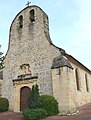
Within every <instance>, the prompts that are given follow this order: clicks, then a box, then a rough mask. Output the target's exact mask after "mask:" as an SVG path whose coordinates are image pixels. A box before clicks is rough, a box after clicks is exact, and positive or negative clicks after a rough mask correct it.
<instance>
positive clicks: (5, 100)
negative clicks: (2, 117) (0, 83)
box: [0, 98, 9, 112]
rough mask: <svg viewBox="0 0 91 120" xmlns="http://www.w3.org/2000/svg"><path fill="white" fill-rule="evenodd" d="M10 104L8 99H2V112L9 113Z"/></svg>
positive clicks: (0, 108) (0, 104) (0, 106)
mask: <svg viewBox="0 0 91 120" xmlns="http://www.w3.org/2000/svg"><path fill="white" fill-rule="evenodd" d="M8 107H9V102H8V100H7V99H6V98H0V112H3V111H7V110H8Z"/></svg>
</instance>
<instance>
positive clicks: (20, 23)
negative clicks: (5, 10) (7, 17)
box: [19, 15, 23, 28]
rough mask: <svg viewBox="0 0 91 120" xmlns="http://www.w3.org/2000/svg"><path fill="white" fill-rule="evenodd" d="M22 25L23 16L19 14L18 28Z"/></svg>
mask: <svg viewBox="0 0 91 120" xmlns="http://www.w3.org/2000/svg"><path fill="white" fill-rule="evenodd" d="M22 27H23V16H22V15H21V16H19V28H22Z"/></svg>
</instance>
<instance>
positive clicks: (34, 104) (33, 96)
mask: <svg viewBox="0 0 91 120" xmlns="http://www.w3.org/2000/svg"><path fill="white" fill-rule="evenodd" d="M39 105H40V99H39V88H38V85H37V84H35V85H33V86H32V90H31V92H30V97H29V108H30V109H31V108H38V107H39Z"/></svg>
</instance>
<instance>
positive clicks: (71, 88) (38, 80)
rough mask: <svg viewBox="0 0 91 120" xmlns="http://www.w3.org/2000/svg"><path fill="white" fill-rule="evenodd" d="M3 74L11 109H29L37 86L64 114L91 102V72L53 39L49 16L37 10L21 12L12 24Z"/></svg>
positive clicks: (0, 86)
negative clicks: (33, 91)
mask: <svg viewBox="0 0 91 120" xmlns="http://www.w3.org/2000/svg"><path fill="white" fill-rule="evenodd" d="M3 63H4V66H5V67H4V68H3V70H0V95H1V96H2V97H6V98H7V99H8V100H9V109H10V110H11V111H14V112H19V111H21V110H22V109H23V108H26V107H27V105H28V103H27V101H28V96H29V93H30V91H31V88H32V86H33V85H34V84H38V86H39V92H40V94H41V95H43V94H47V95H52V96H54V97H55V99H56V100H57V102H58V107H59V111H60V113H61V114H67V113H70V112H74V111H76V109H77V107H79V106H82V105H84V104H87V103H90V102H91V87H90V86H91V71H90V70H89V69H88V68H87V67H85V66H84V65H83V64H82V63H80V62H79V61H78V60H76V59H75V58H74V57H73V56H71V55H69V54H68V53H66V51H65V50H64V49H62V48H59V47H57V46H55V45H54V44H53V42H52V40H51V38H50V33H49V22H48V16H47V14H46V13H45V12H44V11H43V10H42V9H41V8H40V7H38V6H35V5H31V6H27V7H26V8H24V9H23V10H21V11H20V12H19V13H18V14H17V15H16V16H15V18H14V20H13V21H12V24H11V26H10V32H9V44H8V50H7V53H6V55H5V58H4V60H3Z"/></svg>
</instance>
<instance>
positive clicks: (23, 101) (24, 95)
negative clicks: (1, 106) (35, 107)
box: [20, 86, 31, 111]
mask: <svg viewBox="0 0 91 120" xmlns="http://www.w3.org/2000/svg"><path fill="white" fill-rule="evenodd" d="M30 91H31V89H30V88H29V87H27V86H24V87H22V88H21V89H20V111H21V110H22V109H24V108H27V107H28V105H29V104H28V103H29V102H28V100H29V96H30Z"/></svg>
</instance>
